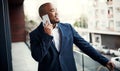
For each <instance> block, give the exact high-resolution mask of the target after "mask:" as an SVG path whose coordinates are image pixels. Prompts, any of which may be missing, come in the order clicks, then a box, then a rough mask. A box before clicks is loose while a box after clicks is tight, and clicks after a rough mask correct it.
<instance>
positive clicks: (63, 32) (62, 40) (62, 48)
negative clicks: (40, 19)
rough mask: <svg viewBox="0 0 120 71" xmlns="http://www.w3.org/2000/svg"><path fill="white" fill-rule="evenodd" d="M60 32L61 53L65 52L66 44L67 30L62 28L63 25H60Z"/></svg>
mask: <svg viewBox="0 0 120 71" xmlns="http://www.w3.org/2000/svg"><path fill="white" fill-rule="evenodd" d="M58 27H59V30H60V39H61V41H60V53H62V52H63V50H64V44H65V28H64V27H62V25H61V24H60V23H59V24H58Z"/></svg>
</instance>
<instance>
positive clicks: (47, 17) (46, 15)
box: [42, 14, 51, 26]
mask: <svg viewBox="0 0 120 71" xmlns="http://www.w3.org/2000/svg"><path fill="white" fill-rule="evenodd" d="M46 21H48V23H51V22H50V19H49V16H48V14H45V15H43V16H42V22H43V26H44V25H45V23H46Z"/></svg>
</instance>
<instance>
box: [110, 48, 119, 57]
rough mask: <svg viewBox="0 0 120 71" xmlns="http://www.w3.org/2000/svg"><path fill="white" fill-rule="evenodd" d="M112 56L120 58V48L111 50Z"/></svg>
mask: <svg viewBox="0 0 120 71" xmlns="http://www.w3.org/2000/svg"><path fill="white" fill-rule="evenodd" d="M110 54H112V55H115V56H120V48H119V49H118V50H113V49H110Z"/></svg>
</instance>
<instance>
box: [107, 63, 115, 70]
mask: <svg viewBox="0 0 120 71" xmlns="http://www.w3.org/2000/svg"><path fill="white" fill-rule="evenodd" d="M106 67H107V68H108V69H109V71H114V67H115V65H114V64H113V63H112V62H111V61H109V62H108V63H107V65H106Z"/></svg>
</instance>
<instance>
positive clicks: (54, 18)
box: [44, 4, 59, 24]
mask: <svg viewBox="0 0 120 71" xmlns="http://www.w3.org/2000/svg"><path fill="white" fill-rule="evenodd" d="M44 10H45V11H46V13H47V14H48V16H49V18H50V22H51V23H52V24H55V23H59V18H58V13H57V9H56V8H55V7H54V6H53V5H52V4H47V5H46V6H45V8H44Z"/></svg>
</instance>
